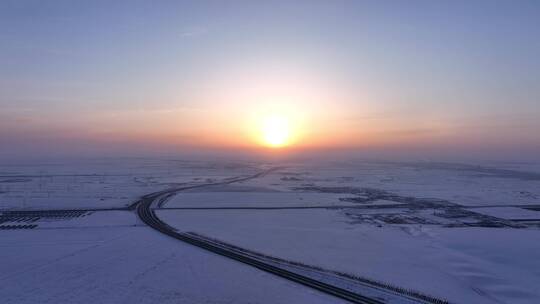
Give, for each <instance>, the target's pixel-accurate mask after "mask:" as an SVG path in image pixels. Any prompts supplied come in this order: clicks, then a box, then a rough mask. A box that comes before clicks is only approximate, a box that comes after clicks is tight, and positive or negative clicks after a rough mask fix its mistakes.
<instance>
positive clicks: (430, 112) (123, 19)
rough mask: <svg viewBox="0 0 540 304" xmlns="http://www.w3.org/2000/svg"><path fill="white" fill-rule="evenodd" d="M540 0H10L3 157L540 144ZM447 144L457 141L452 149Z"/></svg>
mask: <svg viewBox="0 0 540 304" xmlns="http://www.w3.org/2000/svg"><path fill="white" fill-rule="evenodd" d="M539 54H540V2H538V1H463V2H461V1H282V2H280V1H192V2H189V1H25V0H16V1H9V0H7V1H6V0H5V1H1V2H0V147H1V148H0V156H2V155H18V154H20V153H28V152H29V151H31V152H36V153H38V152H39V153H42V152H43V153H51V152H53V153H54V152H72V153H80V152H88V151H99V152H103V151H113V150H114V151H122V149H128V150H132V149H140V150H141V151H142V150H145V151H154V150H155V151H159V150H168V151H171V150H172V151H176V149H178V150H182V149H184V148H185V149H188V148H197V149H205V148H212V149H251V148H253V147H256V146H257V143H256V141H255V140H254V139H253V137H254V135H253V129H254V128H255V127H256V124H257V121H258V120H260V119H261V117H262V116H264V115H266V114H267V113H273V112H280V113H286V115H289V116H290V117H291V119H292V120H293V122H294V124H295V125H296V130H297V132H296V133H297V134H296V137H297V138H296V142H295V145H294V147H296V148H298V149H300V148H305V149H350V150H354V151H362V150H370V149H371V150H377V151H383V150H392V151H404V152H406V151H412V150H414V151H426V152H429V153H433V154H434V156H436V155H437V154H441V153H448V152H449V151H450V152H455V153H456V155H458V154H459V155H467V154H469V153H471V154H472V153H475V154H480V155H482V154H485V155H486V157H490V156H494V155H496V156H498V157H503V158H504V157H508V158H514V159H519V158H520V157H522V156H525V155H526V156H527V157H531V156H532V157H534V156H538V155H540V58H539ZM450 154H451V153H450Z"/></svg>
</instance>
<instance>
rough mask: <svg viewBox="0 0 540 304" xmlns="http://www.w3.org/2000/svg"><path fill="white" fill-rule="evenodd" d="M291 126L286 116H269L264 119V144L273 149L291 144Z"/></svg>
mask: <svg viewBox="0 0 540 304" xmlns="http://www.w3.org/2000/svg"><path fill="white" fill-rule="evenodd" d="M291 135H292V134H291V125H290V122H289V121H288V119H287V118H286V117H284V116H277V115H274V116H268V117H266V118H264V119H263V122H262V126H261V137H262V138H261V139H262V142H263V143H264V144H265V145H266V146H268V147H272V148H279V147H284V146H287V145H288V144H290V140H291Z"/></svg>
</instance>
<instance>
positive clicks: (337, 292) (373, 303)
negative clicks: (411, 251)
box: [130, 168, 425, 304]
mask: <svg viewBox="0 0 540 304" xmlns="http://www.w3.org/2000/svg"><path fill="white" fill-rule="evenodd" d="M276 169H278V168H272V169H269V170H266V171H263V172H261V173H257V174H255V175H252V176H248V177H240V178H233V179H228V180H225V181H222V182H214V183H206V184H199V185H194V186H186V187H180V188H174V189H169V190H164V191H159V192H155V193H151V194H148V195H145V196H143V197H142V198H141V199H140V200H139V201H137V202H135V203H134V204H133V205H132V206H130V209H135V208H136V211H137V214H138V216H139V218H140V219H141V220H142V221H143V222H144V223H146V224H147V225H148V226H150V227H152V228H154V229H155V230H157V231H159V232H161V233H163V234H166V235H168V236H170V237H173V238H175V239H178V240H180V241H183V242H186V243H188V244H191V245H194V246H197V247H200V248H202V249H205V250H208V251H210V252H213V253H216V254H219V255H221V256H225V257H228V258H230V259H233V260H236V261H238V262H241V263H244V264H247V265H250V266H253V267H256V268H258V269H260V270H263V271H266V272H269V273H272V274H274V275H278V276H280V277H282V278H285V279H288V280H291V281H294V282H297V283H300V284H302V285H305V286H308V287H311V288H314V289H316V290H319V291H321V292H324V293H326V294H330V295H333V296H336V297H339V298H341V299H344V300H347V301H349V302H352V303H360V304H383V303H385V302H381V301H380V300H378V299H375V298H372V297H368V296H365V295H362V294H359V293H355V292H351V291H349V290H346V289H343V288H340V287H338V286H334V285H331V284H328V283H325V282H322V281H319V280H316V279H313V278H310V277H308V276H305V275H302V274H299V273H295V272H292V271H289V270H287V269H284V268H281V267H278V266H276V265H275V264H272V263H267V262H265V261H262V260H261V259H257V258H256V257H254V256H252V255H249V254H246V253H243V252H242V251H238V250H234V248H230V247H227V246H223V245H220V244H219V243H217V242H212V241H211V240H209V239H205V238H201V237H198V236H197V235H195V234H192V233H182V232H178V231H176V229H175V228H173V227H171V226H169V225H168V224H167V223H165V222H163V221H162V220H161V219H159V218H158V217H157V215H156V214H155V212H154V209H153V208H152V206H153V205H154V204H156V206H158V207H161V205H162V204H163V203H164V202H165V201H166V200H167V199H168V198H169V197H171V196H172V195H174V194H176V193H177V192H179V191H183V190H188V189H194V188H201V187H207V186H214V185H226V184H232V183H237V182H242V181H246V180H249V179H253V178H257V177H260V176H263V175H265V174H268V173H269V172H271V171H273V170H276ZM409 300H412V299H411V298H409ZM414 302H416V303H425V302H424V301H418V302H417V301H414Z"/></svg>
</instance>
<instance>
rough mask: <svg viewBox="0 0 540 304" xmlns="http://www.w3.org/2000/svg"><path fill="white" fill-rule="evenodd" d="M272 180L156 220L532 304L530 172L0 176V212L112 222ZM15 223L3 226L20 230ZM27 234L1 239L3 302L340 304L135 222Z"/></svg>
mask: <svg viewBox="0 0 540 304" xmlns="http://www.w3.org/2000/svg"><path fill="white" fill-rule="evenodd" d="M271 166H280V167H281V168H280V169H278V170H276V171H273V172H271V173H269V174H267V175H264V176H261V177H259V178H256V179H250V180H248V181H244V182H241V183H234V184H230V185H219V186H209V187H203V188H196V189H191V190H187V191H183V192H179V193H178V194H177V195H175V196H173V197H171V198H170V199H169V200H168V201H167V202H165V204H163V205H162V209H161V210H157V211H156V212H157V214H158V216H159V217H160V218H161V219H162V220H163V221H165V222H166V223H167V224H169V225H171V226H173V227H175V228H177V229H178V230H179V231H190V232H195V233H198V234H201V235H204V236H207V237H210V238H214V239H219V240H221V241H224V242H227V243H230V244H233V245H236V246H240V247H244V248H246V249H249V250H254V251H257V252H261V253H264V254H268V255H271V256H274V257H278V258H282V259H287V260H291V261H295V262H301V263H304V264H308V265H312V266H317V267H321V268H324V269H327V270H329V271H339V272H343V273H348V274H351V275H355V276H360V277H364V278H367V279H371V280H376V281H380V282H387V283H390V284H392V285H395V286H400V287H405V288H409V289H413V290H417V291H419V292H422V293H425V294H428V295H432V296H435V297H438V298H444V299H447V300H449V301H450V302H454V303H538V302H540V292H539V291H538V288H537V286H538V285H540V259H538V257H539V256H540V229H539V227H540V166H539V165H538V164H522V163H507V164H502V163H488V164H481V165H479V164H449V163H429V162H414V163H396V162H368V161H346V162H332V163H328V162H326V163H317V162H296V163H279V164H268V163H256V162H241V161H236V162H218V161H212V162H205V161H180V160H148V159H123V160H118V159H108V160H99V161H84V162H80V161H77V162H66V163H42V164H26V165H25V164H4V165H0V209H1V210H2V211H16V210H27V211H28V210H43V209H78V208H84V209H95V208H98V209H107V208H123V207H126V206H128V205H130V204H131V203H133V202H134V201H136V200H137V198H138V197H140V196H141V195H144V194H148V193H151V192H154V191H158V190H162V189H167V188H170V187H178V186H182V185H196V184H202V183H208V182H215V181H219V180H224V179H226V178H230V177H238V176H249V175H253V174H255V173H257V172H261V170H263V169H265V168H269V167H271ZM197 208H198V209H197ZM0 216H2V214H1V213H0ZM16 220H17V219H10V218H4V220H2V219H0V226H5V225H18V224H25V223H26V222H23V223H20V222H13V221H16ZM17 221H18V220H17ZM23 221H28V223H29V224H32V225H35V226H36V227H35V228H33V229H20V230H0V246H1V248H2V249H1V250H0V259H2V261H3V262H2V263H0V274H1V275H0V280H1V285H0V286H1V287H0V299H1V301H2V303H37V302H39V303H89V302H99V303H155V302H164V303H168V302H170V303H173V302H174V303H178V302H181V303H335V302H338V300H337V299H335V298H331V297H329V296H325V295H322V294H320V293H318V292H315V291H312V290H309V289H308V288H304V287H301V286H299V285H295V284H293V283H290V282H287V281H285V280H283V279H280V278H277V277H273V276H271V275H268V274H265V273H263V272H260V271H259V270H256V269H253V268H250V267H248V266H245V265H242V264H239V263H236V262H234V261H230V260H227V259H225V258H222V257H218V256H215V255H212V254H210V253H207V252H205V251H202V250H200V249H196V248H193V247H190V246H189V245H186V244H183V243H182V242H180V241H178V240H174V239H170V238H168V237H166V236H163V235H161V234H160V233H159V232H157V231H154V230H151V229H150V228H148V227H146V226H145V225H144V224H143V223H142V222H141V221H140V220H139V219H138V218H137V216H136V214H135V213H134V212H133V211H129V210H103V211H84V212H83V213H75V214H68V215H65V216H63V215H61V216H58V215H54V216H49V217H47V216H44V217H41V218H35V219H34V218H31V217H27V218H26V219H24V220H23Z"/></svg>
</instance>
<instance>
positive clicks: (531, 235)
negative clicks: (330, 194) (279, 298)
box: [158, 209, 540, 303]
mask: <svg viewBox="0 0 540 304" xmlns="http://www.w3.org/2000/svg"><path fill="white" fill-rule="evenodd" d="M158 215H159V217H160V218H162V219H163V220H164V221H165V222H167V223H168V224H170V225H174V227H175V228H178V229H179V230H180V231H191V232H196V233H200V234H203V235H206V236H210V237H213V238H217V239H219V240H222V241H225V242H228V243H232V244H235V245H238V246H241V247H245V248H247V249H251V250H255V251H258V252H264V253H267V254H269V255H272V256H276V257H280V258H284V259H287V260H292V261H300V262H304V263H307V264H310V265H316V266H321V267H323V268H326V269H329V270H337V271H342V272H346V273H350V274H356V275H361V276H365V277H368V278H373V279H376V280H379V281H383V282H388V283H392V284H394V285H398V286H402V287H407V288H411V289H414V290H418V291H421V292H424V293H427V294H429V295H433V296H437V297H440V298H446V299H449V300H450V301H454V302H457V303H471V302H474V303H496V302H497V301H502V302H503V303H504V302H512V303H531V302H533V301H534V300H535V299H538V298H540V292H538V291H537V289H536V287H535V286H537V284H538V282H539V281H540V273H539V272H538V269H540V267H539V266H540V263H539V262H538V260H537V259H536V258H535V257H537V256H539V254H540V234H539V233H538V231H527V230H519V229H508V230H503V229H497V230H495V231H493V229H479V228H476V229H473V228H469V229H444V228H426V227H421V226H410V227H399V228H390V227H386V228H384V229H381V228H377V227H374V226H368V225H355V224H351V223H349V220H348V219H347V217H345V216H343V213H342V212H340V211H335V210H319V209H317V210H286V211H284V210H204V211H203V210H159V213H158ZM493 233H495V235H496V236H497V237H495V238H486V237H487V236H489V235H491V234H493ZM500 235H503V236H504V239H503V241H504V246H501V245H497V244H499V243H500V241H501V239H499V236H500ZM478 239H483V240H484V241H483V242H481V243H478V242H477V240H478ZM456 240H460V242H461V243H456ZM488 240H490V241H488ZM461 247H464V248H466V249H467V250H461ZM492 247H496V249H497V250H498V254H497V258H499V260H495V259H494V258H493V255H487V256H485V255H483V253H484V252H489V250H490V248H492ZM479 252H480V253H479ZM516 252H518V253H520V254H521V255H522V256H518V257H516V254H515V253H516ZM520 257H521V258H522V260H521V261H520V263H521V264H522V265H521V266H525V267H516V266H515V265H514V263H515V261H514V259H515V258H520ZM516 276H519V277H520V280H516V279H515V277H516ZM501 286H504V288H501Z"/></svg>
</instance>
